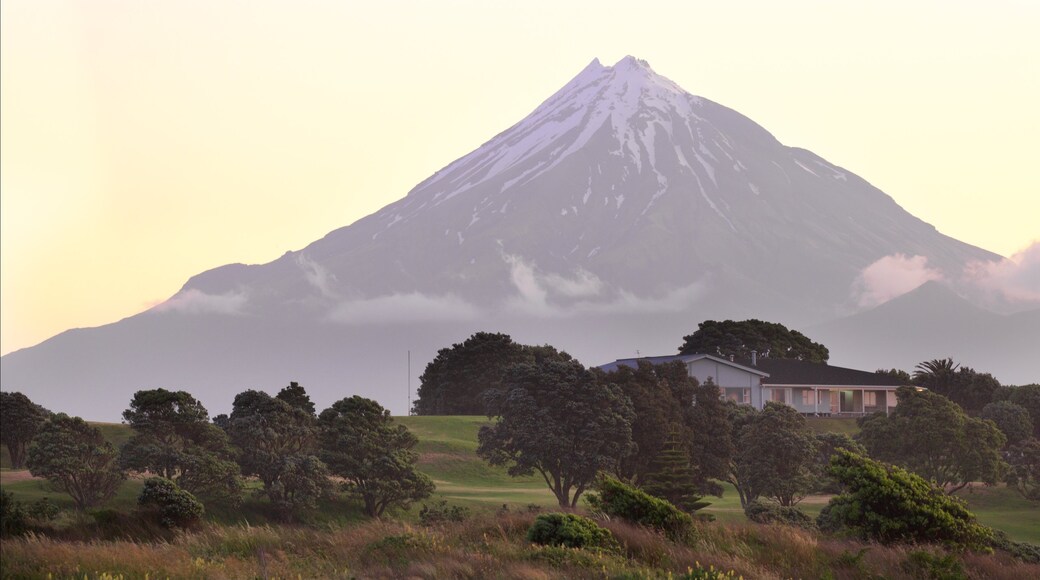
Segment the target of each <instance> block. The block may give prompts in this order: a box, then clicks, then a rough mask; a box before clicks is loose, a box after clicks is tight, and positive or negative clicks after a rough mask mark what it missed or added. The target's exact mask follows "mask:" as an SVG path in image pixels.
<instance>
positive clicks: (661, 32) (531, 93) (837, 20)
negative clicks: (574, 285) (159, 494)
mask: <svg viewBox="0 0 1040 580" xmlns="http://www.w3.org/2000/svg"><path fill="white" fill-rule="evenodd" d="M0 26H2V29H0V43H2V45H0V57H2V63H0V75H2V79H0V92H2V94H0V108H2V111H0V113H2V119H0V138H2V143H0V205H2V207H0V220H2V222H0V237H2V239H0V254H2V255H0V286H2V287H0V300H2V304H0V312H2V316H0V352H3V353H7V352H10V351H12V350H16V349H19V348H23V347H26V346H31V345H33V344H35V343H37V342H40V341H41V340H44V339H46V338H48V337H50V336H52V335H54V334H56V333H58V332H61V331H63V330H65V329H67V328H72V327H81V326H95V325H99V324H104V323H107V322H112V321H115V320H117V319H119V318H122V317H125V316H128V315H132V314H135V313H137V312H140V311H141V310H143V309H145V308H146V307H147V306H149V305H150V304H153V303H155V302H156V301H159V300H162V299H165V298H167V297H169V296H170V295H172V294H173V293H174V292H175V291H176V290H177V289H178V288H179V287H180V286H181V285H182V284H183V283H184V281H185V280H186V279H187V278H188V277H189V276H191V275H193V274H195V273H198V272H200V271H203V270H205V269H208V268H212V267H216V266H219V265H221V264H225V263H229V262H247V263H255V262H266V261H269V260H271V259H274V258H276V257H278V256H279V255H280V254H282V253H284V252H285V251H286V250H291V249H299V248H301V247H303V246H304V245H306V244H307V243H308V242H310V241H313V240H315V239H317V238H319V237H321V236H323V235H324V234H325V233H327V232H328V231H330V230H332V229H335V228H337V227H340V226H343V225H346V224H349V223H351V222H353V221H355V220H356V219H358V218H360V217H363V216H364V215H367V214H368V213H371V212H372V211H375V210H376V209H378V208H380V207H382V206H383V205H385V204H387V203H389V202H391V201H394V200H396V199H398V198H400V197H402V196H404V195H405V193H407V191H408V190H409V189H410V188H411V187H412V186H414V185H415V184H417V183H418V182H419V181H421V180H422V179H424V178H426V177H427V176H429V175H430V174H431V173H433V172H434V171H436V170H437V169H439V168H441V167H443V166H444V165H446V164H448V163H449V162H451V161H453V160H454V159H456V158H457V157H459V156H461V155H463V154H465V153H467V152H469V151H470V150H472V149H474V148H476V147H477V146H479V145H480V144H481V143H483V142H484V141H486V140H487V139H489V138H491V137H492V136H494V135H495V134H496V133H498V132H499V131H501V130H503V129H505V128H506V127H508V126H509V125H511V124H513V123H514V122H516V121H518V120H519V119H520V118H521V117H523V116H524V115H525V114H527V113H528V112H530V111H531V110H532V109H533V108H534V107H535V106H537V105H538V104H539V103H540V102H541V101H542V100H543V99H544V98H546V97H547V96H549V95H550V94H551V93H552V92H554V91H555V90H556V89H558V88H559V87H560V86H561V85H562V84H563V83H565V82H566V81H567V80H569V79H570V78H571V77H572V76H573V75H575V74H576V73H577V72H578V71H579V70H581V68H582V67H584V66H585V65H586V64H587V63H588V61H590V60H591V59H592V58H593V57H599V58H600V60H602V61H603V62H604V63H608V64H609V63H613V62H614V61H616V60H618V59H619V58H621V57H622V56H624V55H625V54H632V55H635V56H637V57H639V58H643V59H646V60H648V61H649V62H650V64H651V66H653V68H654V69H655V70H656V71H658V72H659V73H661V74H664V75H665V76H668V77H669V78H671V79H672V80H674V81H676V82H677V83H679V84H680V85H681V86H683V87H684V88H686V89H687V90H689V91H690V92H692V93H694V94H698V95H701V96H704V97H707V98H709V99H712V100H715V101H717V102H720V103H722V104H725V105H727V106H730V107H732V108H734V109H736V110H738V111H740V112H741V113H743V114H745V115H748V116H749V117H751V118H752V119H754V120H756V121H758V122H759V123H761V124H762V125H763V126H765V127H766V128H767V129H769V130H770V131H772V132H773V134H774V135H776V136H777V138H779V139H780V140H781V141H782V142H784V143H786V144H788V145H794V146H799V147H804V148H807V149H810V150H812V151H814V152H816V153H817V154H820V155H822V156H823V157H825V158H827V159H828V160H830V161H832V162H834V163H836V164H839V165H842V166H844V167H846V168H847V169H849V170H851V171H854V172H856V173H858V174H859V175H861V176H863V177H864V178H866V179H867V180H868V181H871V182H872V183H874V184H875V185H877V186H878V187H880V188H881V189H883V190H884V191H886V192H887V193H888V194H890V195H891V196H892V197H893V198H895V200H896V201H897V202H898V203H900V204H901V205H902V206H903V207H904V208H906V209H907V210H909V211H910V212H911V213H913V214H915V215H917V216H918V217H920V218H922V219H924V220H925V221H928V222H930V223H932V224H933V225H935V226H936V227H937V228H938V229H939V230H940V231H942V232H944V233H946V234H949V235H951V236H953V237H956V238H959V239H961V240H964V241H966V242H969V243H972V244H976V245H978V246H981V247H984V248H986V249H989V250H993V251H995V252H998V253H1001V254H1004V255H1009V254H1012V253H1013V252H1015V251H1017V250H1019V249H1021V248H1024V247H1025V246H1026V245H1028V244H1029V243H1030V242H1031V241H1033V240H1036V239H1040V225H1038V219H1037V216H1040V173H1038V172H1037V171H1036V159H1037V153H1038V152H1040V151H1038V147H1037V142H1038V141H1037V135H1040V110H1038V106H1037V103H1040V41H1038V40H1037V36H1036V30H1038V29H1040V3H1037V2H1033V1H1029V0H1017V1H1015V0H988V1H981V0H980V1H976V2H967V1H951V0H946V1H923V0H915V1H913V2H906V1H905V0H903V1H887V0H885V1H878V0H875V1H873V2H845V1H838V0H817V1H810V0H803V1H791V2H775V1H759V2H739V1H736V2H720V1H718V0H715V1H713V2H707V3H705V2H691V1H685V2H649V1H641V2H633V1H631V0H630V1H628V2H606V1H602V0H599V1H582V2H560V1H559V0H555V1H541V0H528V1H525V2H490V1H488V0H482V1H394V0H386V1H383V2H348V1H314V0H311V1H292V2H290V1H288V0H285V1H278V2H275V1H270V0H268V1H257V0H251V1H238V2H227V1H225V2H221V1H214V0H206V1H186V0H178V1H176V2H141V1H138V0H124V1H113V0H83V1H68V0H66V1H55V0H13V1H11V0H3V2H2V13H0Z"/></svg>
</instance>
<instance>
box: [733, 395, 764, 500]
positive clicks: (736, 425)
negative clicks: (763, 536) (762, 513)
mask: <svg viewBox="0 0 1040 580" xmlns="http://www.w3.org/2000/svg"><path fill="white" fill-rule="evenodd" d="M726 414H727V417H728V419H729V421H728V422H729V431H728V433H727V434H728V436H729V440H730V447H731V448H733V449H734V452H733V453H732V454H731V455H730V459H729V462H728V464H727V466H726V477H725V479H726V481H728V482H729V483H731V484H733V487H734V488H735V489H736V490H737V495H738V496H739V497H740V507H742V508H744V509H747V507H748V505H750V504H751V502H753V501H755V500H756V499H758V498H759V497H760V496H761V495H762V492H761V491H760V490H759V489H758V488H757V487H756V486H755V485H753V483H754V481H753V480H752V479H751V477H750V472H749V469H748V467H749V466H748V464H747V462H746V461H743V460H742V459H743V455H742V452H738V451H736V450H738V449H740V445H741V438H742V437H743V435H744V432H745V430H747V429H748V428H749V426H750V425H751V423H752V422H753V421H754V420H755V418H756V417H757V416H758V414H759V411H758V410H757V409H755V408H754V407H752V406H751V405H740V404H737V403H735V402H733V401H727V402H726ZM741 451H742V450H741Z"/></svg>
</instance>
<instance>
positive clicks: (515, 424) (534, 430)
mask: <svg viewBox="0 0 1040 580" xmlns="http://www.w3.org/2000/svg"><path fill="white" fill-rule="evenodd" d="M488 415H489V416H490V417H494V418H496V419H497V420H496V421H495V422H494V423H492V424H491V425H485V426H484V427H481V429H480V433H479V436H478V438H479V445H478V447H477V454H478V455H480V456H481V457H482V458H484V459H486V460H487V461H488V462H490V463H491V464H492V465H508V466H509V474H510V475H512V476H521V475H531V474H534V473H538V474H539V475H541V476H542V478H543V479H544V480H545V483H546V484H547V485H548V486H549V488H550V489H551V490H552V492H553V494H554V495H555V496H556V499H557V501H558V502H559V504H560V506H563V507H574V506H576V505H577V504H578V499H579V498H580V497H581V494H582V493H583V492H584V491H585V490H586V489H588V487H589V486H590V485H591V484H592V482H593V480H594V479H595V477H596V474H597V472H599V471H601V470H608V471H616V466H617V463H618V462H619V461H620V460H621V458H623V457H625V456H627V455H628V454H629V453H630V452H631V450H632V420H633V418H634V413H633V411H632V403H631V401H629V399H628V397H627V396H625V394H624V392H622V391H621V389H620V388H618V387H617V386H615V385H612V384H609V383H608V384H601V383H600V382H599V381H597V380H596V377H595V375H593V374H592V373H591V372H589V371H588V370H587V369H585V368H584V367H583V366H582V365H581V364H579V363H577V362H575V361H561V360H553V359H543V360H541V361H538V362H535V363H523V364H519V365H516V366H514V367H512V368H511V369H509V371H508V372H507V373H506V375H505V379H504V380H503V383H502V386H501V387H499V388H497V389H494V390H492V391H489V393H488Z"/></svg>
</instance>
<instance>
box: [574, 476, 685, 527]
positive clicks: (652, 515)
mask: <svg viewBox="0 0 1040 580" xmlns="http://www.w3.org/2000/svg"><path fill="white" fill-rule="evenodd" d="M588 501H589V505H591V506H592V507H593V508H594V509H596V510H598V511H600V512H603V513H604V514H606V515H608V516H611V517H617V518H621V519H623V520H627V521H630V522H632V523H636V524H640V525H643V526H646V527H649V528H654V529H657V530H660V531H662V532H664V533H665V535H667V536H668V537H669V538H672V539H673V540H677V541H683V540H689V539H691V538H692V537H693V534H694V529H693V518H691V517H690V514H688V513H686V512H684V511H682V510H680V509H679V508H677V507H675V506H674V505H672V504H671V503H669V502H667V501H665V500H663V499H661V498H657V497H654V496H652V495H650V494H648V493H646V492H644V491H642V490H639V489H636V488H634V487H632V486H630V485H627V484H625V483H622V482H621V481H619V480H617V479H615V478H613V477H610V476H606V475H604V476H601V477H600V478H599V479H597V480H596V493H592V494H589V499H588Z"/></svg>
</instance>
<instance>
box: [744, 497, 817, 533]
mask: <svg viewBox="0 0 1040 580" xmlns="http://www.w3.org/2000/svg"><path fill="white" fill-rule="evenodd" d="M744 515H746V516H747V519H749V520H751V521H753V522H755V523H759V524H783V525H786V526H797V527H799V528H805V529H807V530H814V529H816V523H815V522H814V521H813V519H812V518H811V517H810V516H809V515H808V514H806V513H805V512H803V511H802V510H800V509H798V508H796V507H793V506H783V505H777V504H775V503H771V502H765V501H762V500H760V499H756V500H754V501H752V502H751V503H749V504H748V506H747V507H746V508H744Z"/></svg>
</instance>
